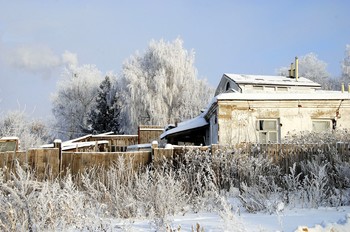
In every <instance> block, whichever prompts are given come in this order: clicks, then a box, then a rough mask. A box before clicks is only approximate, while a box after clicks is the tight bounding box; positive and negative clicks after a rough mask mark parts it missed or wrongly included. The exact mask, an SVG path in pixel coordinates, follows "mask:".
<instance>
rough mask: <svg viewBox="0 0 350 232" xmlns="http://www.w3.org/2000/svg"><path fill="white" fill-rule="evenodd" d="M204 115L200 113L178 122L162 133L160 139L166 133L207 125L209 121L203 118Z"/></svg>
mask: <svg viewBox="0 0 350 232" xmlns="http://www.w3.org/2000/svg"><path fill="white" fill-rule="evenodd" d="M204 115H205V114H204V113H201V114H200V115H199V116H197V117H195V118H192V119H190V120H187V121H184V122H181V123H179V124H178V125H177V127H175V128H173V129H170V130H167V131H165V132H164V133H163V134H161V135H160V139H163V138H164V137H166V136H167V135H171V134H175V133H177V132H181V131H186V130H191V129H195V128H200V127H203V126H206V125H208V124H209V123H208V122H207V121H206V120H205V119H204Z"/></svg>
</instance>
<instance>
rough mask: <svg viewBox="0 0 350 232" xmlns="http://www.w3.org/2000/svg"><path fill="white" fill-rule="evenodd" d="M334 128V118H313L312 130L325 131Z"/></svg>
mask: <svg viewBox="0 0 350 232" xmlns="http://www.w3.org/2000/svg"><path fill="white" fill-rule="evenodd" d="M331 128H332V120H312V131H314V132H324V131H330V130H331Z"/></svg>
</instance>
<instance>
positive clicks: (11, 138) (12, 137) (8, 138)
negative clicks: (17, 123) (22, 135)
mask: <svg viewBox="0 0 350 232" xmlns="http://www.w3.org/2000/svg"><path fill="white" fill-rule="evenodd" d="M0 140H19V138H18V137H16V136H11V137H2V138H1V139H0Z"/></svg>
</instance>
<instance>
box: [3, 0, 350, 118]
mask: <svg viewBox="0 0 350 232" xmlns="http://www.w3.org/2000/svg"><path fill="white" fill-rule="evenodd" d="M349 10H350V1H312V0H310V1H283V0H282V1H262V0H261V1H233V0H232V1H228V0H223V1H209V0H201V1H199V0H192V1H191V0H176V1H170V0H148V1H143V0H139V1H136V0H125V1H121V0H120V1H118V0H116V1H88V0H86V1H79V0H75V1H68V0H56V1H36V0H33V1H16V0H12V1H5V0H0V100H1V101H0V116H1V114H4V113H6V112H7V111H8V110H16V109H20V110H26V112H28V114H30V115H32V116H35V117H40V118H47V117H48V115H49V114H50V113H51V104H50V94H51V93H52V92H54V91H55V88H56V82H57V81H58V80H59V76H60V72H61V70H62V68H63V62H62V60H61V56H62V54H63V53H64V52H65V51H69V52H70V53H73V54H76V56H77V58H78V62H79V64H80V65H82V64H95V65H96V66H97V67H98V69H100V70H101V71H102V72H103V73H105V72H107V71H114V72H115V73H119V72H120V70H121V67H122V63H123V61H125V60H126V59H127V58H128V57H129V56H130V55H132V54H134V53H135V52H136V51H140V52H142V51H144V50H145V49H146V48H147V46H148V44H149V42H150V40H152V39H155V40H160V39H164V40H168V41H172V40H174V39H175V38H177V37H181V38H182V39H183V40H184V47H185V48H186V49H188V50H191V49H193V50H194V51H195V54H196V62H195V65H196V68H197V69H198V74H199V77H200V78H206V79H207V80H208V82H209V83H210V85H212V86H213V87H214V86H216V85H217V84H218V82H219V80H220V78H221V76H222V74H223V73H245V74H275V70H276V69H277V68H279V67H281V66H288V65H289V64H290V63H291V62H293V60H294V57H295V56H302V55H305V54H307V53H309V52H314V53H315V54H317V55H318V58H319V59H321V60H323V61H325V62H326V63H327V64H328V71H329V72H330V73H331V74H332V76H339V75H340V73H341V70H340V63H341V61H342V59H343V58H344V51H345V46H346V44H350V16H349V15H350V14H349Z"/></svg>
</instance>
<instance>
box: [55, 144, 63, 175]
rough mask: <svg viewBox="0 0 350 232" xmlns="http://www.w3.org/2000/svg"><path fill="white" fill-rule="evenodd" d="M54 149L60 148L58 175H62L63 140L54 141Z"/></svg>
mask: <svg viewBox="0 0 350 232" xmlns="http://www.w3.org/2000/svg"><path fill="white" fill-rule="evenodd" d="M53 147H54V148H58V174H59V175H60V174H61V170H62V140H60V139H55V140H54V141H53Z"/></svg>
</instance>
